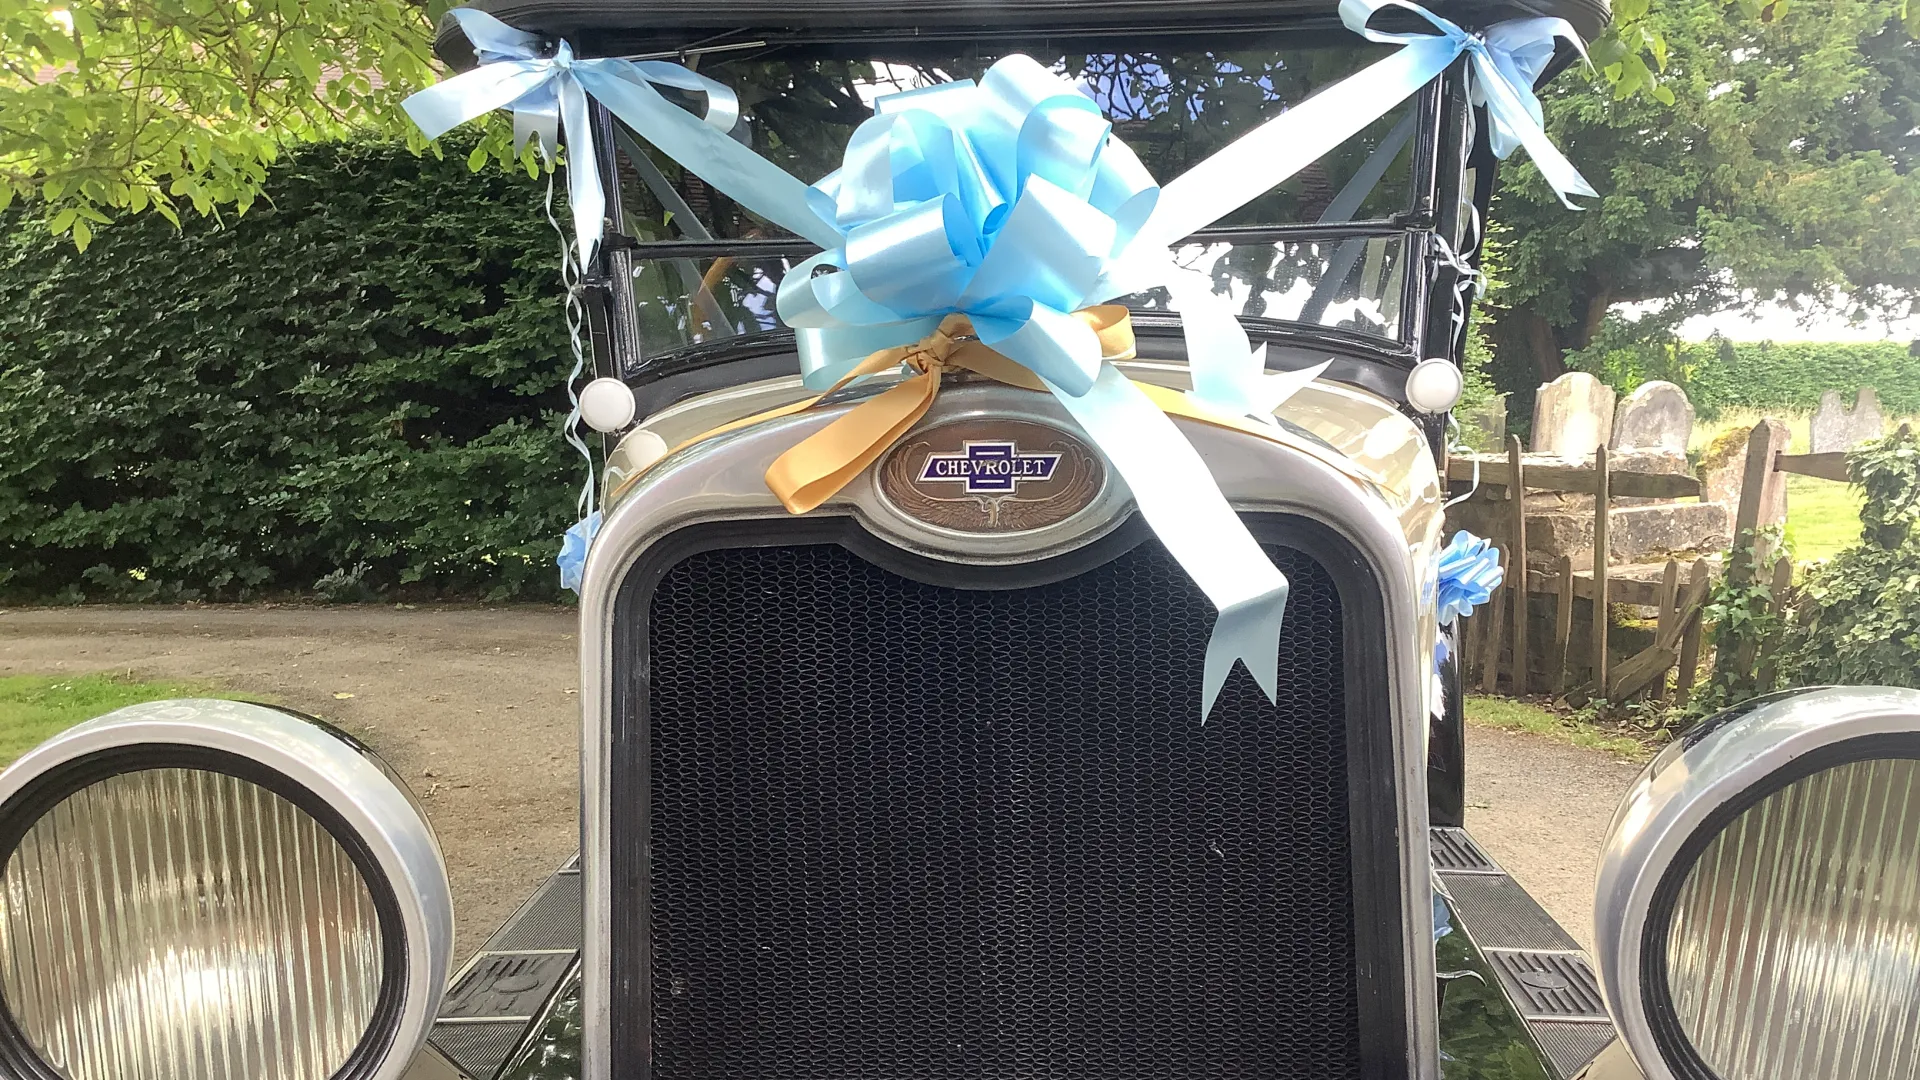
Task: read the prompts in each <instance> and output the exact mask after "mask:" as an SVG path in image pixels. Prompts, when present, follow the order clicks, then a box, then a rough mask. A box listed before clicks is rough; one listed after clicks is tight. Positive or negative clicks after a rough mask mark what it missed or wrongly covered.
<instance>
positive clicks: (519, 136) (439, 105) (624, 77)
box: [404, 8, 840, 264]
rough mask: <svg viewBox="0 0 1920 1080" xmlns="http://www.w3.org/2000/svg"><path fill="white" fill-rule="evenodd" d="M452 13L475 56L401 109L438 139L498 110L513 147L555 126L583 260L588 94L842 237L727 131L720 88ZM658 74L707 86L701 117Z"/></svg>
mask: <svg viewBox="0 0 1920 1080" xmlns="http://www.w3.org/2000/svg"><path fill="white" fill-rule="evenodd" d="M451 14H452V15H453V17H454V18H455V19H457V20H459V22H460V29H461V30H463V31H464V32H465V33H466V35H467V39H468V40H469V41H471V42H473V47H474V53H475V55H476V56H477V57H478V58H479V60H480V65H479V66H478V67H476V68H474V69H473V70H471V71H467V72H463V73H461V74H459V75H456V76H454V77H453V78H451V79H447V80H445V81H443V82H441V83H438V84H436V85H434V86H430V87H428V88H426V89H425V90H421V91H420V92H418V93H416V94H414V95H412V96H411V97H409V98H407V100H406V102H405V103H404V105H405V108H406V110H407V115H409V116H411V117H412V118H413V122H414V123H415V124H416V125H418V126H419V128H420V130H421V131H422V132H424V133H425V134H426V136H427V137H428V138H430V139H437V138H439V137H440V136H441V135H443V134H445V133H446V132H448V131H451V130H453V129H454V128H455V127H458V126H459V125H461V124H464V123H466V122H467V121H469V120H473V119H476V118H478V117H481V116H485V115H486V114H487V113H490V112H492V111H493V110H495V109H511V110H513V117H514V124H513V126H514V136H515V146H516V148H517V147H519V146H520V145H523V144H524V143H525V142H526V140H527V139H529V138H538V139H539V140H540V146H541V149H542V150H543V151H551V149H552V148H553V146H554V145H555V139H556V136H557V134H558V133H559V132H561V131H564V132H565V134H566V142H567V155H568V160H569V163H570V166H571V167H570V168H568V169H567V196H568V201H569V202H570V203H571V205H572V209H573V224H574V238H575V243H577V244H578V245H579V250H580V260H581V262H582V264H585V262H586V261H587V260H589V259H591V258H592V257H593V252H594V249H595V248H596V247H597V246H598V245H599V242H600V236H601V232H602V230H603V229H604V228H605V219H606V209H607V196H606V192H605V191H604V190H603V189H602V188H601V186H600V170H599V168H598V160H599V159H598V157H597V156H596V155H597V151H596V149H595V147H594V142H593V129H592V126H591V125H590V124H589V123H588V119H587V99H588V98H589V97H592V98H594V99H595V100H597V101H599V102H600V103H601V104H603V105H605V106H606V107H607V108H608V109H610V110H612V112H613V113H614V115H616V116H618V117H619V118H620V119H621V120H623V121H625V122H626V124H627V126H628V127H630V128H632V129H633V131H634V133H635V134H637V135H639V136H640V137H641V138H642V139H645V140H646V141H647V142H649V143H652V144H653V145H654V146H655V147H656V148H658V149H659V150H660V152H661V153H663V154H666V155H667V156H668V157H670V158H672V159H673V160H675V161H678V162H680V163H681V164H682V165H685V166H686V167H687V168H690V169H694V170H695V171H696V172H699V173H700V174H701V175H702V176H703V177H704V178H705V179H706V180H707V181H708V182H709V183H711V184H712V185H713V186H714V187H716V188H719V189H720V190H721V191H724V192H726V193H727V194H728V195H731V196H732V197H734V198H735V199H737V200H739V201H740V202H741V203H743V204H745V205H747V206H751V207H755V208H756V209H758V210H759V211H760V213H761V214H763V215H764V216H766V217H767V218H768V219H770V220H772V221H775V222H777V223H778V224H780V225H783V226H785V227H787V228H788V229H791V230H792V231H793V232H795V233H798V234H799V235H801V236H804V237H806V238H807V239H809V240H812V241H814V242H815V243H818V244H823V245H824V244H837V243H839V242H840V241H839V233H838V232H837V231H835V230H834V229H833V227H832V226H830V225H828V224H827V223H826V222H824V221H822V220H821V219H820V218H819V217H818V215H816V214H815V213H814V212H813V210H812V209H811V207H810V204H809V201H808V197H807V186H806V185H805V184H804V183H801V182H800V181H799V180H796V179H794V178H793V177H791V176H789V175H787V174H786V173H785V172H782V171H781V170H780V169H778V168H777V167H775V166H773V165H772V164H771V163H770V162H768V161H766V160H765V159H763V158H761V157H760V156H759V155H757V154H755V153H754V152H753V151H752V150H749V149H747V148H746V147H744V146H742V145H740V143H738V142H736V141H735V140H734V139H733V138H732V137H730V136H729V135H728V134H727V132H728V131H729V130H731V129H732V128H733V125H734V122H735V121H736V120H737V119H738V118H739V115H740V105H739V99H738V98H737V97H736V96H735V95H734V93H733V91H732V90H729V89H728V88H727V87H725V86H723V85H721V84H720V83H717V82H715V81H713V80H712V79H709V78H706V77H705V76H702V75H696V74H695V73H693V72H691V71H688V70H687V69H686V68H684V67H681V66H680V65H678V64H669V63H665V62H663V61H633V60H622V59H619V58H617V57H607V58H602V59H593V60H580V59H576V58H575V57H574V55H573V47H572V46H571V45H569V44H568V43H567V42H565V41H560V42H558V43H556V44H554V45H553V47H552V49H551V51H550V52H549V51H547V50H546V49H545V48H544V46H545V44H546V42H545V39H543V38H541V37H540V36H539V35H536V34H529V33H527V32H525V31H523V30H516V29H514V28H513V27H511V26H508V25H507V24H506V23H503V22H501V21H500V20H499V19H496V18H494V17H493V16H491V15H488V14H487V13H486V12H483V11H477V10H475V9H473V8H456V9H455V10H454V11H453V12H451ZM656 85H659V86H669V87H673V88H675V89H678V90H687V91H692V92H695V93H699V94H704V95H706V101H707V107H706V113H705V116H704V118H698V117H695V116H694V115H693V114H692V113H689V112H688V111H687V110H685V109H683V108H681V107H680V106H678V105H675V104H674V103H672V102H670V101H668V100H667V99H666V98H664V97H662V96H661V95H660V92H659V91H658V90H655V89H654V87H655V86H656ZM692 163H697V164H692Z"/></svg>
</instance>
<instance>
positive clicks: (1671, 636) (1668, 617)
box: [1647, 559, 1682, 701]
mask: <svg viewBox="0 0 1920 1080" xmlns="http://www.w3.org/2000/svg"><path fill="white" fill-rule="evenodd" d="M1659 600H1660V604H1659V612H1660V619H1659V622H1657V623H1656V624H1655V625H1654V634H1653V636H1654V640H1655V641H1667V640H1673V641H1678V640H1679V638H1680V631H1681V629H1682V627H1680V626H1678V625H1677V623H1678V621H1679V618H1680V610H1679V605H1680V564H1679V563H1678V562H1676V561H1675V560H1673V559H1668V560H1667V569H1666V572H1665V573H1664V574H1663V575H1661V578H1660V596H1659ZM1647 696H1648V697H1649V698H1652V699H1653V700H1654V701H1665V700H1667V677H1666V675H1665V674H1664V673H1663V674H1661V675H1660V677H1659V678H1658V679H1657V680H1655V682H1654V684H1653V685H1652V686H1651V687H1649V688H1648V690H1647Z"/></svg>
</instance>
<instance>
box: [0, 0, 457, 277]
mask: <svg viewBox="0 0 1920 1080" xmlns="http://www.w3.org/2000/svg"><path fill="white" fill-rule="evenodd" d="M428 7H429V6H428V5H427V4H425V3H422V2H417V0H0V208H4V207H5V206H6V205H7V204H8V203H10V202H12V201H13V200H14V199H16V198H30V199H32V200H33V204H34V206H35V208H36V210H37V211H38V212H40V213H42V214H44V215H45V217H46V218H47V220H48V222H49V223H50V224H51V226H52V228H53V230H54V231H55V232H59V233H71V235H72V237H73V239H74V241H75V242H76V243H77V244H78V245H79V246H80V247H82V248H84V247H85V246H86V245H87V243H88V241H89V240H91V238H92V236H93V233H94V232H95V229H96V227H97V226H98V225H101V224H104V223H105V222H107V221H108V220H109V219H110V218H111V217H114V216H118V215H121V214H128V213H135V214H137V213H139V212H141V211H144V210H147V209H152V210H153V211H154V212H155V213H158V214H160V215H161V216H163V217H165V218H167V219H168V220H170V221H173V222H175V223H176V224H177V223H178V221H179V218H180V212H181V210H182V208H183V207H187V206H190V207H192V208H193V210H194V211H196V212H198V213H199V214H202V215H209V214H214V213H216V212H218V211H219V210H220V209H221V208H225V207H231V208H233V209H234V210H236V211H238V212H242V213H244V212H245V211H246V210H247V208H248V207H249V206H251V205H252V204H253V202H254V201H255V200H256V199H257V198H259V197H260V194H261V191H262V186H263V185H264V183H265V182H266V177H267V168H268V166H269V165H271V164H272V162H273V161H274V160H275V159H276V158H277V156H278V155H279V153H280V151H281V150H282V149H283V148H284V147H287V146H290V145H295V144H300V143H310V142H317V141H323V140H328V139H335V138H339V137H342V136H344V135H346V134H348V133H359V134H370V133H371V134H381V133H384V134H388V135H394V136H399V137H405V138H411V139H414V140H415V146H416V147H418V146H420V145H423V143H421V142H420V141H419V140H418V138H417V136H416V135H414V133H413V132H412V129H411V125H409V124H407V122H406V119H405V116H404V115H403V114H402V113H401V111H400V109H399V108H398V103H399V100H400V98H402V97H404V96H405V95H406V94H407V93H410V92H411V91H412V90H414V89H417V88H419V87H421V86H424V85H427V84H428V83H431V82H432V81H433V78H434V74H433V70H432V67H431V53H430V49H429V44H430V42H429V33H428V32H429V29H430V26H431V24H430V22H429V15H430V12H429V10H428Z"/></svg>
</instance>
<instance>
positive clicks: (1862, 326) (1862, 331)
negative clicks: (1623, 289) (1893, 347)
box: [1680, 304, 1920, 342]
mask: <svg viewBox="0 0 1920 1080" xmlns="http://www.w3.org/2000/svg"><path fill="white" fill-rule="evenodd" d="M1715 331H1719V333H1720V334H1721V335H1722V336H1724V337H1726V338H1728V339H1730V340H1733V341H1899V342H1909V341H1913V340H1915V339H1917V338H1920V319H1897V320H1893V321H1892V322H1888V321H1887V320H1885V319H1875V320H1873V321H1871V322H1866V323H1859V324H1854V323H1849V322H1847V320H1846V319H1844V318H1841V317H1839V316H1837V315H1831V316H1823V317H1818V318H1815V319H1814V320H1812V321H1811V322H1808V323H1805V324H1804V325H1803V324H1802V322H1801V316H1800V314H1799V313H1798V312H1795V311H1793V310H1791V309H1788V308H1784V307H1780V306H1778V305H1774V304H1766V305H1763V306H1761V307H1760V308H1758V309H1757V310H1755V312H1754V315H1753V317H1751V318H1750V317H1748V316H1747V315H1746V314H1745V313H1743V312H1738V311H1722V312H1719V313H1717V314H1714V315H1702V316H1696V317H1694V318H1691V319H1688V320H1687V321H1686V322H1684V323H1681V324H1680V336H1681V337H1682V338H1685V339H1686V340H1688V341H1704V340H1705V339H1707V338H1708V337H1710V336H1712V335H1713V333H1714V332H1715Z"/></svg>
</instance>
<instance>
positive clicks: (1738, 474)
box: [1700, 419, 1789, 526]
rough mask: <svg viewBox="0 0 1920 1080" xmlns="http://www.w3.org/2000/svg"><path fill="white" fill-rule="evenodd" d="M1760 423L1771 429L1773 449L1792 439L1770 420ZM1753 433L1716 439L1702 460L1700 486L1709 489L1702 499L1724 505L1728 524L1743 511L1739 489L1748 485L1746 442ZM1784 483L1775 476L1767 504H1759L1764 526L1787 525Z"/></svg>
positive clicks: (1728, 434)
mask: <svg viewBox="0 0 1920 1080" xmlns="http://www.w3.org/2000/svg"><path fill="white" fill-rule="evenodd" d="M1761 423H1763V424H1765V425H1767V427H1768V428H1769V429H1771V431H1772V433H1773V435H1772V439H1773V445H1774V446H1775V447H1776V448H1777V449H1784V448H1785V447H1786V445H1787V439H1788V438H1789V433H1788V430H1787V425H1785V424H1783V423H1781V422H1780V421H1778V420H1771V419H1769V420H1762V421H1761ZM1752 433H1753V429H1752V428H1733V429H1732V430H1729V431H1727V432H1725V433H1723V434H1722V435H1721V436H1720V437H1719V438H1717V439H1715V440H1714V441H1713V445H1711V446H1709V447H1707V449H1706V452H1705V453H1704V454H1703V455H1702V456H1701V459H1700V483H1701V484H1702V486H1704V487H1705V488H1706V494H1705V495H1704V496H1703V499H1704V500H1705V501H1706V502H1715V503H1720V504H1722V505H1724V506H1725V507H1726V508H1727V515H1728V520H1732V516H1733V514H1734V512H1735V511H1737V510H1738V509H1739V508H1740V489H1741V487H1742V486H1743V485H1744V484H1745V483H1746V475H1747V440H1748V438H1749V437H1751V435H1752ZM1785 479H1786V478H1785V477H1784V476H1781V475H1780V474H1778V473H1775V474H1774V476H1773V480H1774V482H1773V483H1771V484H1769V485H1768V487H1767V491H1766V500H1765V501H1764V502H1762V503H1761V504H1760V524H1761V525H1762V526H1766V525H1784V524H1786V522H1787V485H1786V483H1785Z"/></svg>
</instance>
